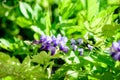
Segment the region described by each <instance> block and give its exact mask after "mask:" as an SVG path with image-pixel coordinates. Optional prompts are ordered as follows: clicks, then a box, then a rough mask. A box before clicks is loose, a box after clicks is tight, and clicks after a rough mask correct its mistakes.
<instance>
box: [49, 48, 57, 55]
mask: <svg viewBox="0 0 120 80" xmlns="http://www.w3.org/2000/svg"><path fill="white" fill-rule="evenodd" d="M50 51H51V55H54V54H55V52H56V48H55V47H51V48H50Z"/></svg>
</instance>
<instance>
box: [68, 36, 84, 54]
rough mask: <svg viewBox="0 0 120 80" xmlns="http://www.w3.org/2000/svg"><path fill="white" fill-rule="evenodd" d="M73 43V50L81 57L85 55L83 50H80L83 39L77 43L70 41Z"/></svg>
mask: <svg viewBox="0 0 120 80" xmlns="http://www.w3.org/2000/svg"><path fill="white" fill-rule="evenodd" d="M70 42H71V48H72V50H73V51H78V52H79V54H80V55H83V51H84V50H83V48H78V46H80V45H81V44H83V40H82V39H81V38H79V39H77V41H75V40H74V39H71V40H70Z"/></svg>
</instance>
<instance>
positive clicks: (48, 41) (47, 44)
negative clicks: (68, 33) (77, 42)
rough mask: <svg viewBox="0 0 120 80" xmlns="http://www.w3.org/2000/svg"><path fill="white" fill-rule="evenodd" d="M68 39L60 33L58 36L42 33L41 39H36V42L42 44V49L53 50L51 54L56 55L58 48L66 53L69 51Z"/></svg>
mask: <svg viewBox="0 0 120 80" xmlns="http://www.w3.org/2000/svg"><path fill="white" fill-rule="evenodd" d="M67 41H68V39H67V38H66V37H64V36H61V35H60V34H58V35H57V37H55V36H52V37H50V36H45V35H42V36H41V37H40V40H39V41H37V40H35V41H34V43H35V44H41V47H40V50H45V51H51V55H54V54H55V53H56V50H57V49H59V50H60V51H63V52H64V53H67V52H68V50H69V48H68V47H67V46H66V43H67Z"/></svg>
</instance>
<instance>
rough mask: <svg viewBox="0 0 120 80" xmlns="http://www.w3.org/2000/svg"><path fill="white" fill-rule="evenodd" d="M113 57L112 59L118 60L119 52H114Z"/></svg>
mask: <svg viewBox="0 0 120 80" xmlns="http://www.w3.org/2000/svg"><path fill="white" fill-rule="evenodd" d="M113 59H114V60H120V52H118V53H116V54H115V55H114V56H113Z"/></svg>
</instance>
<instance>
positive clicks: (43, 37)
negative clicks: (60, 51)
mask: <svg viewBox="0 0 120 80" xmlns="http://www.w3.org/2000/svg"><path fill="white" fill-rule="evenodd" d="M44 41H46V36H45V35H41V37H40V41H39V43H43V42H44Z"/></svg>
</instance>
